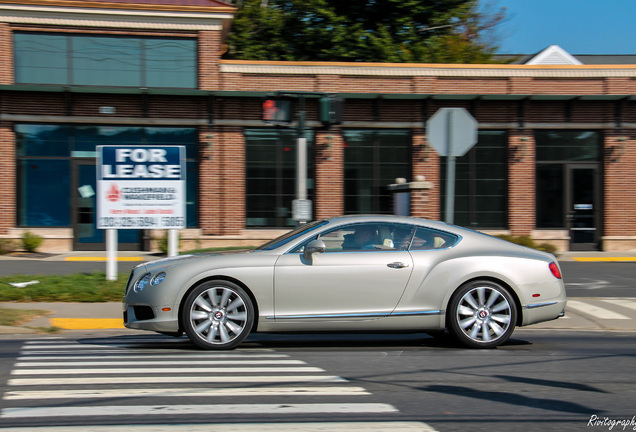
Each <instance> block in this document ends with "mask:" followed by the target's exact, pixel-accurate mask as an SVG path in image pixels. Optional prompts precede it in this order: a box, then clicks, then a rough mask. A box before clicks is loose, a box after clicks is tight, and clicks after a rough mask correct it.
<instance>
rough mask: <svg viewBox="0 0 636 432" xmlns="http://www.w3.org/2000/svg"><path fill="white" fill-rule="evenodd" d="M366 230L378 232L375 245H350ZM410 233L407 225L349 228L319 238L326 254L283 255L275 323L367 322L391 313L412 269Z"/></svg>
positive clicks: (277, 270) (277, 273)
mask: <svg viewBox="0 0 636 432" xmlns="http://www.w3.org/2000/svg"><path fill="white" fill-rule="evenodd" d="M368 229H371V230H373V231H374V233H375V234H374V235H375V238H374V240H373V242H372V244H354V243H352V237H353V236H354V235H355V234H356V232H357V231H364V230H368ZM400 229H402V231H400ZM412 232H413V227H411V226H406V225H401V226H398V225H396V224H387V223H382V224H377V223H376V224H354V225H347V226H344V227H339V228H337V229H334V230H331V231H329V232H327V233H323V234H322V235H320V236H319V237H318V239H320V240H322V241H323V242H324V243H325V245H326V249H325V252H323V253H316V254H313V256H312V257H311V258H306V257H304V256H303V253H302V251H303V247H304V245H302V246H301V247H299V248H297V249H296V250H294V251H292V252H290V253H287V254H284V255H282V256H281V257H280V258H279V259H278V261H277V263H276V267H275V270H274V307H275V318H276V320H277V321H278V320H304V321H308V320H310V321H334V320H337V321H342V320H367V319H378V318H381V317H383V316H386V315H388V314H390V313H391V311H393V309H394V308H395V306H396V305H397V303H398V302H399V300H400V298H401V296H402V294H403V292H404V289H405V287H406V285H407V283H408V281H409V278H410V276H411V272H412V270H413V261H412V259H411V255H410V254H409V252H407V249H408V239H410V236H412ZM398 237H399V238H398ZM403 238H407V241H406V242H405V241H403V240H402V239H403ZM312 240H313V239H312ZM305 243H307V242H305Z"/></svg>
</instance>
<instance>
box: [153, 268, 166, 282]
mask: <svg viewBox="0 0 636 432" xmlns="http://www.w3.org/2000/svg"><path fill="white" fill-rule="evenodd" d="M165 278H166V272H163V271H162V272H159V273H157V275H156V276H155V277H153V278H152V280H151V281H150V285H152V286H156V285H159V284H160V283H161V282H163V280H164V279H165Z"/></svg>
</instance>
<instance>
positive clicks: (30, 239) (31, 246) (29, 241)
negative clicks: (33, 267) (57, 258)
mask: <svg viewBox="0 0 636 432" xmlns="http://www.w3.org/2000/svg"><path fill="white" fill-rule="evenodd" d="M43 241H44V238H42V237H41V236H39V235H37V234H33V233H32V232H31V231H25V232H24V234H22V247H23V248H24V250H25V251H27V252H35V251H36V250H37V249H38V248H39V247H40V246H41V245H42V242H43Z"/></svg>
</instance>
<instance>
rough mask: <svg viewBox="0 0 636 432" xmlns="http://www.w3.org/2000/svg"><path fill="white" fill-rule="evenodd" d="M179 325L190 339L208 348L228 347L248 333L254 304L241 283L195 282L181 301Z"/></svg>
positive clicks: (233, 346)
mask: <svg viewBox="0 0 636 432" xmlns="http://www.w3.org/2000/svg"><path fill="white" fill-rule="evenodd" d="M182 320H183V322H182V326H183V329H184V330H185V332H186V334H187V335H188V337H189V338H190V340H191V341H192V342H193V343H194V344H195V345H197V346H198V347H200V348H203V349H207V350H229V349H233V348H235V347H236V346H237V345H239V344H240V343H241V342H243V340H244V339H245V338H246V337H247V335H248V334H249V333H250V331H251V330H252V325H253V324H254V306H253V305H252V301H251V299H250V297H249V296H248V295H247V293H246V292H245V290H244V289H243V288H241V287H240V286H238V285H236V284H234V283H231V282H227V281H208V282H204V283H202V284H201V285H199V286H197V287H196V288H195V289H194V290H193V291H192V292H191V293H190V294H189V295H188V296H187V297H186V300H185V303H184V305H183V318H182Z"/></svg>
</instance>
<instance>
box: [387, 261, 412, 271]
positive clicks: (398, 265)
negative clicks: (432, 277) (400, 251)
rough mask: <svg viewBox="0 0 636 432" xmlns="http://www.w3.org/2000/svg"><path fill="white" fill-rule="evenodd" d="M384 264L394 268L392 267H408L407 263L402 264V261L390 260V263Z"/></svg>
mask: <svg viewBox="0 0 636 432" xmlns="http://www.w3.org/2000/svg"><path fill="white" fill-rule="evenodd" d="M386 266H387V267H391V268H394V269H401V268H404V267H408V266H409V265H408V264H404V263H402V262H392V263H389V264H387V265H386Z"/></svg>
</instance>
